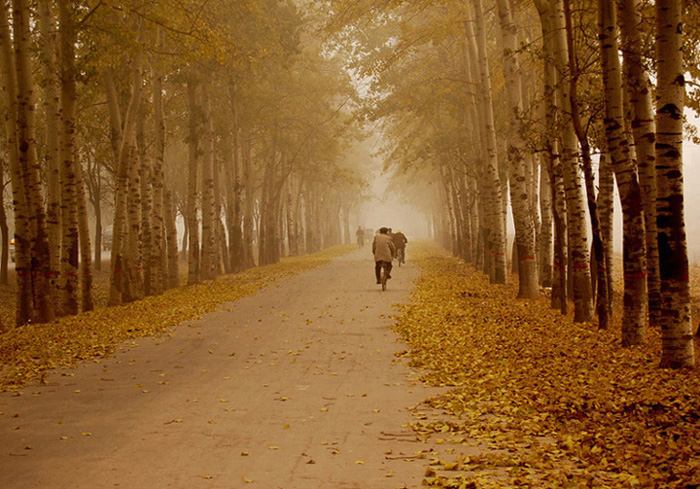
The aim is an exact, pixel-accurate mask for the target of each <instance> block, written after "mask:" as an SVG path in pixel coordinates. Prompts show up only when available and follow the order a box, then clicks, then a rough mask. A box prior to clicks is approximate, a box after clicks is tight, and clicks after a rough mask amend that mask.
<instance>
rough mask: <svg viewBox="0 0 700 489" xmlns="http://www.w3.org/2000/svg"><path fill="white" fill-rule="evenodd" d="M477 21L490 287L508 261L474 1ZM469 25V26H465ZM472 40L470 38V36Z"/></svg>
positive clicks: (480, 16)
mask: <svg viewBox="0 0 700 489" xmlns="http://www.w3.org/2000/svg"><path fill="white" fill-rule="evenodd" d="M473 3H474V11H475V20H476V38H475V39H476V46H477V51H478V59H479V63H478V66H479V68H480V70H481V76H480V84H479V88H480V95H481V104H482V107H483V112H482V114H483V117H484V119H483V121H482V124H483V126H482V129H483V131H484V132H483V134H484V136H485V138H484V139H485V141H486V156H487V160H486V171H485V181H486V185H487V186H486V188H485V195H487V212H488V215H487V222H488V223H489V226H490V229H489V230H488V236H487V238H488V240H487V241H486V245H487V248H488V250H489V254H490V256H491V258H492V260H493V265H494V266H493V274H492V275H491V279H492V282H493V283H497V284H505V283H506V282H507V278H508V277H507V259H506V249H505V226H504V221H503V216H502V209H503V198H502V193H501V192H502V186H501V185H502V184H501V179H500V176H499V165H498V148H497V145H496V128H495V122H494V115H493V100H492V95H491V76H490V74H489V63H488V57H487V54H486V42H487V41H486V27H485V25H484V12H483V7H482V2H481V0H473ZM467 25H470V24H467ZM470 37H471V36H470Z"/></svg>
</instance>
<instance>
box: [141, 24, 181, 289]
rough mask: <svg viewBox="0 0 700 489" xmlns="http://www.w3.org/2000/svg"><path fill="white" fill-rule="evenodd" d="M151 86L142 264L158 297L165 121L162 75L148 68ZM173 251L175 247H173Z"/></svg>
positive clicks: (162, 276)
mask: <svg viewBox="0 0 700 489" xmlns="http://www.w3.org/2000/svg"><path fill="white" fill-rule="evenodd" d="M157 43H158V45H159V46H160V45H162V42H161V32H160V30H159V31H158V41H157ZM151 80H152V82H151V83H152V85H153V129H154V139H155V145H154V154H153V180H152V182H153V222H152V224H153V233H152V241H151V253H150V260H149V262H147V263H146V265H147V266H148V267H149V270H150V273H149V275H150V293H151V294H153V295H158V294H160V293H162V292H163V290H165V289H166V288H167V284H166V277H167V274H168V269H167V261H168V259H167V246H166V237H165V216H164V214H165V212H164V209H163V205H164V204H163V201H164V196H163V193H164V192H163V190H164V185H165V175H164V173H163V172H164V167H165V117H164V115H163V75H162V74H161V73H160V72H159V71H158V70H156V69H155V68H153V67H152V69H151ZM175 248H176V250H177V243H176V244H175Z"/></svg>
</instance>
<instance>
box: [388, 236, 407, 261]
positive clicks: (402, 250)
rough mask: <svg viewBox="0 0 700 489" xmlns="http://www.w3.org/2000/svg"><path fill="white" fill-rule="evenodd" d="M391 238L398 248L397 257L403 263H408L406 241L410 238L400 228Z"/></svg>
mask: <svg viewBox="0 0 700 489" xmlns="http://www.w3.org/2000/svg"><path fill="white" fill-rule="evenodd" d="M391 239H392V240H393V241H394V247H395V248H396V258H398V259H399V260H400V261H401V262H402V263H406V260H405V257H406V243H408V238H406V235H405V234H403V233H402V232H401V230H400V229H397V230H396V232H395V233H394V235H393V236H392V238H391Z"/></svg>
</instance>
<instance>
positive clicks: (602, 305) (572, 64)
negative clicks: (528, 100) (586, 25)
mask: <svg viewBox="0 0 700 489" xmlns="http://www.w3.org/2000/svg"><path fill="white" fill-rule="evenodd" d="M569 3H570V0H565V1H564V15H565V20H566V41H567V46H568V54H569V72H570V74H571V76H570V77H569V87H570V89H569V100H570V101H571V120H572V123H573V127H574V131H576V137H577V138H578V141H579V145H580V148H581V161H582V167H583V176H584V179H585V183H586V200H587V203H588V215H589V218H590V221H591V239H592V241H593V256H594V260H593V261H594V263H595V264H596V267H595V280H594V281H593V282H592V285H593V286H594V289H593V295H594V296H595V295H596V294H595V291H596V290H597V292H598V294H597V300H596V313H597V315H598V328H600V329H608V327H609V324H610V317H609V312H610V310H611V309H610V307H609V304H608V301H609V298H608V288H607V286H606V285H607V273H606V271H605V263H606V262H607V258H606V256H605V247H604V246H603V240H602V239H601V237H600V219H599V215H598V207H597V206H598V202H597V198H596V190H595V175H594V174H593V161H592V160H591V147H590V144H589V143H588V134H586V130H585V129H584V127H583V126H584V125H583V123H582V121H581V115H580V113H579V109H578V106H579V101H578V77H579V71H578V64H577V61H576V46H575V45H574V37H573V25H572V22H571V9H570V5H569Z"/></svg>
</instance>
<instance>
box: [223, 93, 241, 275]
mask: <svg viewBox="0 0 700 489" xmlns="http://www.w3.org/2000/svg"><path fill="white" fill-rule="evenodd" d="M235 88H236V87H235V84H234V82H233V81H231V82H230V85H229V101H230V105H231V123H232V126H233V127H232V129H231V144H230V145H229V144H225V146H224V147H225V148H226V149H225V151H224V168H225V175H226V183H227V185H226V226H227V227H228V237H229V245H228V248H229V269H230V271H231V272H237V271H239V270H240V269H241V268H242V266H243V232H242V228H241V224H242V223H241V194H242V188H241V162H240V159H241V158H240V155H241V139H240V126H239V122H238V110H237V95H236V89H235Z"/></svg>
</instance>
